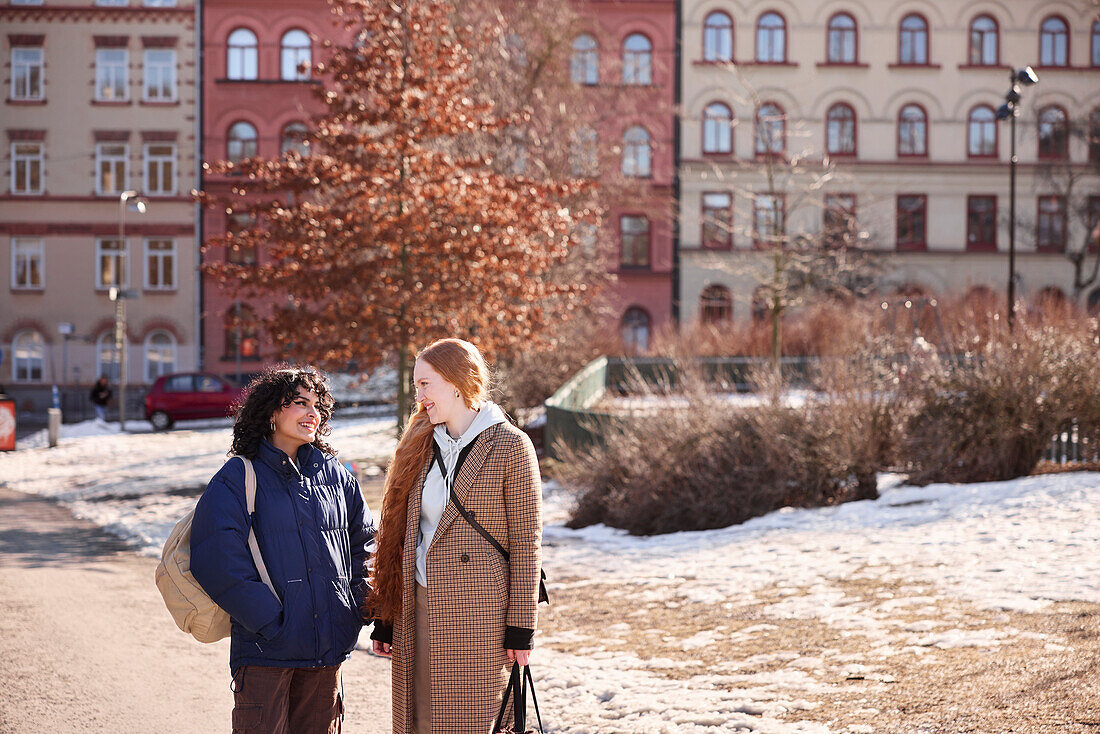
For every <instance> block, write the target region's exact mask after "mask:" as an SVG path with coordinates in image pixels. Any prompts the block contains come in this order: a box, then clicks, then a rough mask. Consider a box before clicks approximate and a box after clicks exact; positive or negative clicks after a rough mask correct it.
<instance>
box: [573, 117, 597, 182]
mask: <svg viewBox="0 0 1100 734" xmlns="http://www.w3.org/2000/svg"><path fill="white" fill-rule="evenodd" d="M598 146H599V137H598V136H597V134H596V131H595V130H594V129H592V128H591V127H588V126H587V125H582V126H580V127H578V128H577V129H576V130H574V131H573V132H572V133H570V135H569V170H570V172H571V173H572V174H573V175H574V176H595V175H596V174H597V173H599V147H598Z"/></svg>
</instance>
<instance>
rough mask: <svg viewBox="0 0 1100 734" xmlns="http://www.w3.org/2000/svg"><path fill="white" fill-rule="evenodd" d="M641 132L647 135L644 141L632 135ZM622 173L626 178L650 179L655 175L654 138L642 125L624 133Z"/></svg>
mask: <svg viewBox="0 0 1100 734" xmlns="http://www.w3.org/2000/svg"><path fill="white" fill-rule="evenodd" d="M639 130H640V131H641V132H642V133H644V134H645V139H644V140H643V139H642V137H641V136H640V135H638V136H632V135H631V133H634V132H635V131H639ZM632 138H633V139H632ZM622 173H623V176H625V177H626V178H649V177H650V176H652V175H653V136H652V135H650V134H649V131H648V130H646V129H645V128H644V127H642V126H641V125H635V126H633V127H631V128H628V129H627V131H626V132H625V133H623V161H622Z"/></svg>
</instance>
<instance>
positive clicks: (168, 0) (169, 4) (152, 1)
mask: <svg viewBox="0 0 1100 734" xmlns="http://www.w3.org/2000/svg"><path fill="white" fill-rule="evenodd" d="M142 5H144V6H145V7H147V8H174V7H176V0H144V1H143V2H142Z"/></svg>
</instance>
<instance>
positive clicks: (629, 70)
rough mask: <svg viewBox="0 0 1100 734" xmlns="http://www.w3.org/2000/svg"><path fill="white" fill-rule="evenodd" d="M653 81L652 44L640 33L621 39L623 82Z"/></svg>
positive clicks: (640, 83) (645, 82)
mask: <svg viewBox="0 0 1100 734" xmlns="http://www.w3.org/2000/svg"><path fill="white" fill-rule="evenodd" d="M652 83H653V44H652V43H651V42H650V40H649V39H648V38H646V37H645V36H643V35H642V34H641V33H631V34H630V35H629V36H627V37H626V40H624V41H623V84H637V85H646V84H652Z"/></svg>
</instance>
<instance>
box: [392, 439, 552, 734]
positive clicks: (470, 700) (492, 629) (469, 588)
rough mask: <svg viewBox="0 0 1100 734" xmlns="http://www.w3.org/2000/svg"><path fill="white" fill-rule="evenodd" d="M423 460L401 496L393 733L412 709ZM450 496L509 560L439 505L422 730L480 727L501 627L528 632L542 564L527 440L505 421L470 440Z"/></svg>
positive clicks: (500, 664)
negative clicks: (428, 719)
mask: <svg viewBox="0 0 1100 734" xmlns="http://www.w3.org/2000/svg"><path fill="white" fill-rule="evenodd" d="M430 469H431V464H430V462H426V463H425V466H424V469H423V470H422V471H421V472H420V477H419V478H418V480H417V483H416V485H415V486H414V487H413V489H412V491H411V492H410V493H409V508H408V520H407V523H406V527H405V548H404V556H403V559H402V578H403V580H404V589H403V594H402V607H401V608H402V610H403V613H402V616H401V618H400V619H398V620H396V623H395V625H394V630H393V731H394V734H407V733H408V732H409V731H410V720H411V715H412V711H413V700H412V683H413V675H414V673H413V669H412V666H413V657H414V653H413V645H414V642H415V630H416V626H415V619H414V618H413V615H414V614H415V613H416V597H415V594H416V588H415V584H416V569H415V564H416V543H417V533H418V532H419V521H420V498H421V494H422V490H423V487H424V479H425V477H426V476H427V472H428V471H429V470H430ZM454 493H455V495H456V496H457V497H458V499H459V500H460V501H461V502H462V504H463V505H464V506H465V507H466V509H467V510H469V511H470V512H471V513H473V515H474V517H475V519H476V520H477V521H478V522H479V523H480V524H481V525H482V527H484V528H485V529H486V530H488V531H489V532H490V533H492V535H493V537H494V538H496V539H497V541H498V542H499V543H500V544H501V545H502V546H504V548H506V549H507V550H508V553H509V556H510V562H506V561H505V560H504V557H503V556H502V555H501V554H500V553H499V552H498V551H497V550H496V549H495V548H494V547H493V546H492V545H490V543H489V542H488V541H487V540H486V539H485V538H483V537H481V535H479V534H478V532H477V531H476V530H474V529H473V528H472V527H471V526H470V524H469V523H468V522H466V520H465V519H463V518H462V517H461V516H460V515H459V514H458V510H457V509H456V508H455V505H454V503H453V502H448V503H447V506H446V508H445V509H444V511H443V515H442V517H441V518H440V521H439V526H438V528H437V529H436V532H435V536H434V537H433V538H432V543H431V546H430V547H429V548H428V563H427V580H428V586H427V588H428V608H429V622H428V626H429V631H430V632H429V637H430V638H431V643H430V646H429V650H430V658H431V682H432V685H431V687H432V691H431V696H432V732H431V734H488V732H489V730H490V729H491V727H492V724H493V719H494V718H495V716H496V713H497V707H498V706H499V705H500V696H501V693H502V691H503V689H504V686H505V684H506V683H507V678H506V676H505V666H506V665H507V664H508V658H507V655H506V653H505V652H504V630H505V626H512V627H523V628H526V629H531V630H533V629H535V626H536V621H537V611H536V605H537V603H538V584H539V569H540V568H541V565H542V559H541V542H542V487H541V483H540V478H539V467H538V460H537V459H536V458H535V449H534V447H533V446H532V445H531V440H530V439H529V438H528V437H527V436H526V435H525V434H524V433H523V432H522V431H520V430H519V429H518V428H515V427H514V426H512V425H510V424H508V423H498V424H496V425H494V426H491V427H489V428H487V429H485V431H484V432H483V433H482V434H481V435H480V436H479V437H478V439H477V441H476V443H475V444H474V447H473V448H472V449H471V450H470V454H469V455H468V456H467V457H466V461H465V462H464V463H463V465H462V469H461V471H460V472H459V474H458V476H457V477H456V478H455V484H454Z"/></svg>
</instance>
